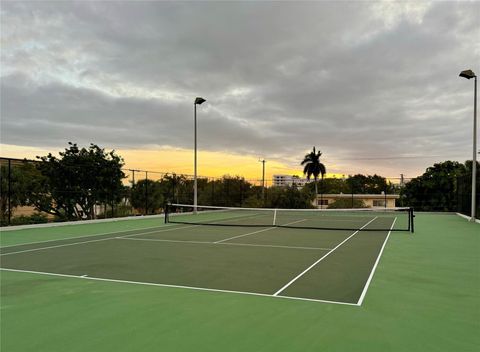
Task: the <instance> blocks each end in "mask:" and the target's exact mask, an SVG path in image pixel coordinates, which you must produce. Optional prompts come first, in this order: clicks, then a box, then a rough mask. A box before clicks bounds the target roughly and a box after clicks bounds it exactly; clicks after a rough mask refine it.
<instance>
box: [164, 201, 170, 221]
mask: <svg viewBox="0 0 480 352" xmlns="http://www.w3.org/2000/svg"><path fill="white" fill-rule="evenodd" d="M169 212H170V208H169V204H168V203H166V204H165V224H167V223H168V214H169Z"/></svg>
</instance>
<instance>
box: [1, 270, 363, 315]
mask: <svg viewBox="0 0 480 352" xmlns="http://www.w3.org/2000/svg"><path fill="white" fill-rule="evenodd" d="M0 270H3V271H11V272H18V273H27V274H38V275H49V276H59V277H67V278H73V279H83V280H94V281H105V282H116V283H122V284H134V285H145V286H157V287H170V288H181V289H188V290H198V291H209V292H222V293H236V294H242V295H250V296H260V297H269V298H281V299H289V300H296V301H308V302H319V303H331V304H341V305H347V306H355V307H357V306H358V304H356V303H349V302H337V301H327V300H321V299H313V298H302V297H289V296H274V295H271V294H267V293H256V292H247V291H234V290H221V289H216V288H204V287H195V286H183V285H169V284H157V283H153V282H140V281H128V280H117V279H104V278H99V277H91V276H78V275H69V274H56V273H48V272H43V271H32V270H20V269H9V268H0Z"/></svg>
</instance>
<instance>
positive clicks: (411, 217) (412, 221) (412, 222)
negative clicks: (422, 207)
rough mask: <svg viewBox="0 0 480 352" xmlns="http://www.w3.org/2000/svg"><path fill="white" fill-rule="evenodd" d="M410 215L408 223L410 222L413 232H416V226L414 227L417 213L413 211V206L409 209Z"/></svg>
mask: <svg viewBox="0 0 480 352" xmlns="http://www.w3.org/2000/svg"><path fill="white" fill-rule="evenodd" d="M409 213H410V214H409V217H408V224H409V227H410V232H411V233H414V232H415V227H414V225H413V224H414V218H415V214H414V212H413V208H410V209H409Z"/></svg>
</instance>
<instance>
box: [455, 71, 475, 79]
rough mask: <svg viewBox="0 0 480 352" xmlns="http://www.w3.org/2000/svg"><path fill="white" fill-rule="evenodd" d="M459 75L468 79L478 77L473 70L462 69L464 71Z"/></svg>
mask: <svg viewBox="0 0 480 352" xmlns="http://www.w3.org/2000/svg"><path fill="white" fill-rule="evenodd" d="M459 76H460V77H463V78H466V79H470V78H475V77H477V76H476V75H475V73H474V72H473V71H472V70H465V71H462V72H460V75H459Z"/></svg>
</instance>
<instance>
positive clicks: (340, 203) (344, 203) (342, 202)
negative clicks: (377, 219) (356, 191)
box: [327, 198, 367, 209]
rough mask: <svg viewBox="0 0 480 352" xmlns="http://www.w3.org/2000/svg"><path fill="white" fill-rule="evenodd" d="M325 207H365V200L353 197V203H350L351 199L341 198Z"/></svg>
mask: <svg viewBox="0 0 480 352" xmlns="http://www.w3.org/2000/svg"><path fill="white" fill-rule="evenodd" d="M327 208H328V209H351V208H367V206H366V205H365V202H364V201H363V200H360V199H353V204H352V199H346V198H341V199H337V200H336V201H334V202H333V203H331V204H329V205H328V207H327Z"/></svg>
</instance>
